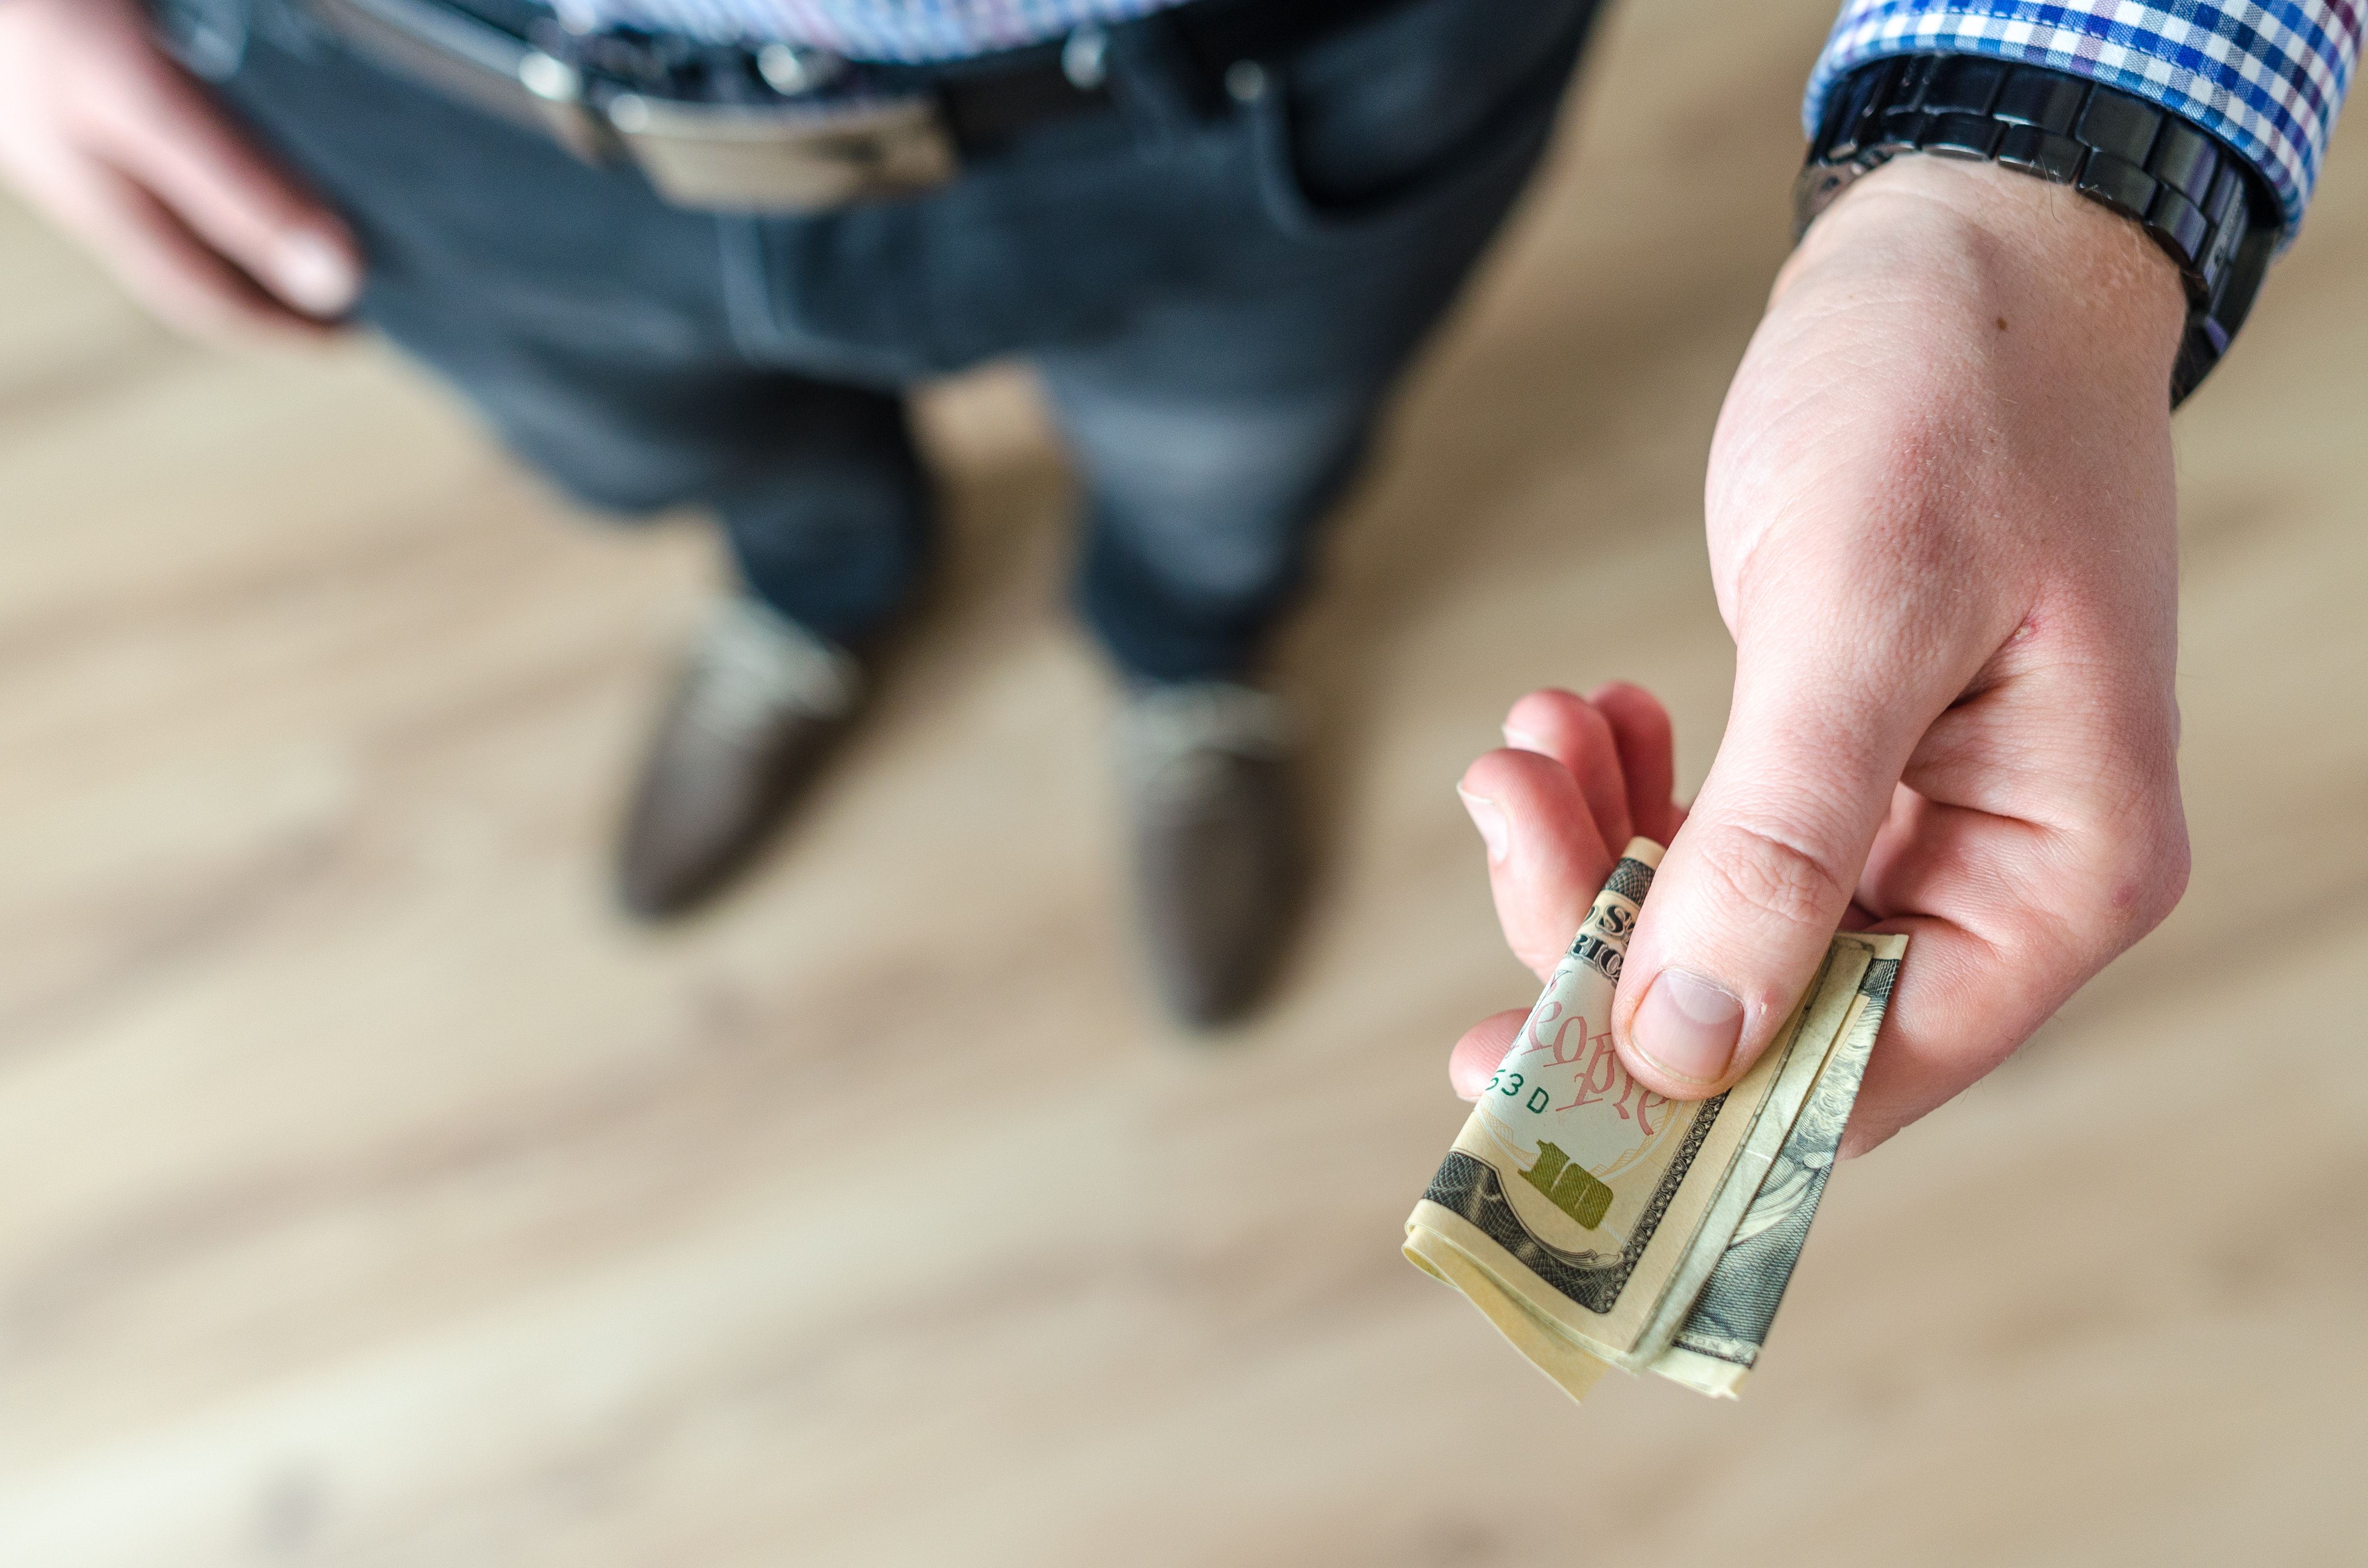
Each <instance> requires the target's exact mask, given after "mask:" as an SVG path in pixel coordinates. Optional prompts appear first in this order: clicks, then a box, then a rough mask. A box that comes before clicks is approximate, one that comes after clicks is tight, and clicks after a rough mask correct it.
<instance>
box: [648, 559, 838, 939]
mask: <svg viewBox="0 0 2368 1568" xmlns="http://www.w3.org/2000/svg"><path fill="white" fill-rule="evenodd" d="M861 687H862V672H861V670H860V667H859V666H858V665H857V664H856V662H855V660H854V657H853V656H852V655H851V654H849V653H847V652H846V651H845V650H844V649H842V648H839V647H837V645H835V644H833V643H831V642H825V641H824V640H823V639H822V638H819V637H817V636H815V635H814V633H812V632H810V631H806V630H805V629H804V628H803V627H801V626H799V625H797V624H796V623H795V622H793V621H791V620H789V619H785V618H783V617H782V616H780V615H779V614H777V613H776V612H774V611H773V610H771V609H768V608H766V607H765V606H763V605H761V604H758V603H757V602H756V601H755V600H753V599H748V598H737V599H734V600H732V601H731V602H729V603H727V604H725V605H723V607H722V608H720V610H719V611H718V613H717V615H716V617H715V619H714V620H713V621H712V623H710V625H709V626H708V628H707V631H706V632H705V633H704V634H703V635H702V636H701V637H700V640H699V642H698V643H697V644H696V645H695V646H694V647H693V648H692V650H691V652H690V656H689V659H688V660H686V661H685V663H684V665H683V670H682V676H681V679H680V681H679V682H678V683H677V686H676V687H675V690H674V695H673V697H672V698H671V699H669V700H668V701H667V703H666V708H665V710H664V711H663V712H662V713H661V714H660V716H659V719H658V724H657V731H656V733H655V736H654V738H653V740H652V742H651V745H650V751H649V756H648V758H647V760H646V761H644V762H643V766H642V778H641V785H640V788H639V790H637V791H636V793H635V797H634V801H633V805H632V811H631V812H630V813H629V814H628V815H627V817H626V819H625V830H624V835H623V837H622V839H621V841H620V844H619V853H618V860H617V889H618V894H619V896H620V898H621V899H622V900H623V902H624V905H625V907H626V908H627V909H628V910H630V911H632V913H633V914H635V915H641V916H643V917H644V918H647V919H656V918H658V917H660V916H663V915H674V914H677V913H679V912H681V911H683V910H685V909H688V908H689V907H690V906H691V905H692V904H694V903H698V902H699V901H700V899H702V898H705V897H706V896H707V895H708V894H709V893H712V892H714V891H716V890H717V889H718V888H720V887H722V886H723V883H724V882H725V881H729V880H730V878H731V877H732V875H733V874H734V872H736V871H738V870H739V869H741V868H742V867H744V866H745V865H746V864H747V862H748V861H749V860H751V859H752V858H754V856H755V851H756V849H757V846H759V845H760V844H761V843H762V842H763V840H764V837H765V835H766V833H767V831H768V829H770V828H771V827H772V826H773V824H775V823H777V822H778V821H780V818H781V816H782V815H783V814H784V812H786V811H787V810H788V808H789V805H790V803H791V801H792V800H793V799H794V798H795V797H796V795H797V793H798V791H799V789H800V787H801V786H803V784H805V783H806V781H807V780H808V779H810V778H812V777H813V776H814V770H815V767H816V766H817V765H818V764H819V763H820V762H821V761H822V759H823V758H824V756H826V755H827V754H828V752H829V750H830V747H831V744H832V743H833V742H835V741H837V739H838V737H839V736H840V735H841V734H842V733H844V732H845V730H846V728H847V721H848V717H849V716H850V715H851V714H852V713H853V712H854V710H855V705H856V701H857V699H858V698H859V697H860V693H861Z"/></svg>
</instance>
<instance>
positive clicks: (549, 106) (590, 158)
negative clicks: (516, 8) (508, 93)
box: [518, 49, 639, 166]
mask: <svg viewBox="0 0 2368 1568" xmlns="http://www.w3.org/2000/svg"><path fill="white" fill-rule="evenodd" d="M518 85H520V86H522V87H524V88H525V89H526V90H527V91H528V92H529V93H532V94H533V95H534V96H535V99H536V105H537V107H538V108H540V109H541V111H542V118H543V122H544V123H545V124H547V125H549V126H550V127H551V133H552V136H554V137H556V138H557V139H558V142H559V144H560V145H561V146H563V147H564V148H566V149H567V150H568V151H569V152H571V153H575V155H576V156H577V157H578V158H580V159H582V160H583V161H584V162H586V163H587V164H591V165H596V166H597V165H603V164H607V163H610V162H612V161H614V159H615V158H616V156H617V154H618V152H619V148H618V145H617V136H616V132H615V131H611V130H610V129H609V122H608V120H607V119H605V118H604V117H603V116H602V115H601V113H600V111H599V110H598V109H596V108H593V107H592V106H591V105H590V104H589V103H587V102H586V100H585V97H584V73H582V72H581V71H578V70H577V69H576V68H575V66H573V65H571V64H569V63H568V62H566V61H564V60H562V59H559V58H558V57H557V56H555V55H550V54H545V53H544V52H543V51H541V50H539V49H529V50H528V51H526V53H524V54H523V55H521V56H519V57H518ZM634 101H635V102H636V103H638V102H639V100H638V99H636V100H634Z"/></svg>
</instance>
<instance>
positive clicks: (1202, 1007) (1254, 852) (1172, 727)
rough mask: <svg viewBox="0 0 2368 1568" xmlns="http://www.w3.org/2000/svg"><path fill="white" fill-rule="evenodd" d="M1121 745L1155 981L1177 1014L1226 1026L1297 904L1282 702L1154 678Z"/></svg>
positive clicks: (1136, 703)
mask: <svg viewBox="0 0 2368 1568" xmlns="http://www.w3.org/2000/svg"><path fill="white" fill-rule="evenodd" d="M1119 748H1120V765H1121V776H1122V778H1123V780H1124V783H1125V785H1126V790H1127V794H1128V797H1129V800H1128V803H1129V806H1130V807H1131V811H1132V815H1133V851H1134V893H1135V905H1136V912H1137V915H1138V917H1139V918H1140V920H1141V922H1142V930H1143V937H1144V948H1145V950H1146V955H1147V957H1148V959H1149V962H1150V968H1151V971H1152V975H1153V978H1154V979H1155V981H1156V983H1157V985H1158V988H1159V992H1160V994H1161V997H1162V999H1163V1000H1164V1001H1166V1003H1167V1006H1168V1008H1169V1010H1170V1011H1171V1012H1173V1013H1174V1014H1175V1015H1176V1017H1178V1019H1179V1020H1180V1021H1182V1022H1184V1023H1187V1024H1190V1025H1193V1026H1195V1027H1198V1028H1212V1027H1214V1026H1216V1025H1219V1024H1224V1023H1228V1022H1231V1021H1232V1020H1234V1019H1235V1018H1237V1017H1240V1016H1241V1015H1242V1014H1243V1013H1244V1012H1245V1011H1247V1008H1248V1007H1249V1006H1250V1004H1251V1003H1253V1002H1255V1001H1256V1000H1258V994H1259V993H1260V992H1261V991H1262V990H1263V989H1264V988H1265V985H1266V983H1267V982H1268V981H1269V980H1270V979H1271V978H1272V977H1273V975H1274V971H1275V970H1276V968H1277V967H1278V965H1279V963H1280V961H1281V958H1282V955H1283V950H1284V943H1285V939H1286V938H1287V937H1288V936H1289V934H1290V929H1291V926H1292V921H1293V919H1294V917H1295V916H1296V915H1297V914H1298V903H1299V892H1300V881H1301V875H1300V873H1301V867H1300V857H1299V845H1298V840H1297V837H1296V835H1294V834H1293V832H1292V810H1291V798H1290V793H1289V789H1288V782H1289V780H1288V778H1287V774H1286V759H1287V757H1288V755H1289V737H1288V734H1287V731H1286V727H1285V724H1284V719H1283V712H1282V708H1281V703H1280V702H1278V701H1277V700H1276V699H1274V698H1272V697H1269V696H1268V695H1267V694H1266V693H1264V692H1262V691H1257V690H1253V689H1252V688H1251V687H1246V686H1237V685H1235V684H1233V683H1231V682H1222V681H1217V682H1207V683H1201V684H1195V685H1190V686H1167V687H1149V688H1146V689H1144V690H1143V691H1141V692H1138V693H1137V694H1135V695H1134V696H1133V698H1131V699H1129V701H1128V703H1127V707H1126V710H1125V712H1124V713H1123V714H1122V715H1121V719H1120V722H1119Z"/></svg>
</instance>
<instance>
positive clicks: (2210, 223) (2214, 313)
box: [1793, 54, 2281, 407]
mask: <svg viewBox="0 0 2368 1568" xmlns="http://www.w3.org/2000/svg"><path fill="white" fill-rule="evenodd" d="M1901 153H1939V154H1941V156H1943V157H1952V158H1972V159H1976V160H1982V159H1992V160H1996V161H1997V162H1998V163H2000V164H2003V165H2006V166H2007V167H2008V168H2010V169H2020V170H2021V171H2023V172H2024V173H2026V174H2032V175H2037V176H2040V177H2041V178H2043V179H2050V180H2054V181H2055V183H2056V184H2058V185H2068V186H2070V187H2073V188H2074V189H2075V190H2078V192H2079V193H2080V194H2081V195H2083V196H2085V197H2088V198H2089V199H2091V200H2094V201H2098V202H2101V203H2102V204H2104V205H2105V206H2107V207H2110V208H2112V210H2114V211H2116V212H2118V213H2120V214H2121V215H2122V216H2123V217H2124V218H2129V219H2133V220H2135V222H2137V223H2138V224H2139V225H2140V226H2141V227H2143V228H2144V229H2145V230H2146V233H2148V234H2150V235H2152V236H2153V237H2154V242H2155V244H2158V245H2160V246H2161V247H2162V248H2163V249H2164V250H2165V251H2167V252H2169V255H2170V258H2171V260H2173V261H2175V262H2177V263H2178V264H2179V271H2180V276H2181V277H2182V278H2185V279H2186V282H2187V335H2186V336H2185V338H2184V339H2183V340H2182V341H2181V342H2180V348H2179V362H2178V363H2177V364H2176V365H2175V366H2174V367H2172V369H2171V375H2170V401H2171V405H2172V406H2173V407H2177V406H2178V405H2179V403H2180V400H2181V399H2183V398H2185V397H2186V396H2187V394H2188V393H2189V392H2193V391H2194V390H2195V388H2196V385H2197V383H2198V382H2200V381H2203V378H2204V377H2205V376H2206V375H2207V374H2209V373H2210V371H2211V369H2212V367H2213V366H2214V365H2216V364H2218V363H2219V362H2220V356H2221V355H2222V354H2223V353H2225V352H2226V350H2227V347H2228V340H2229V339H2230V338H2232V337H2234V336H2236V335H2237V328H2238V327H2239V326H2242V325H2243V324H2244V323H2245V312H2247V311H2248V310H2250V309H2251V308H2252V305H2253V296H2254V295H2255V294H2257V293H2259V292H2260V287H2261V275H2262V274H2263V273H2264V272H2265V271H2267V270H2268V268H2269V263H2270V253H2271V251H2272V250H2274V249H2275V248H2276V247H2277V243H2278V235H2279V233H2280V225H2281V220H2280V215H2279V210H2278V203H2277V199H2276V198H2275V197H2274V196H2272V195H2271V193H2270V191H2269V190H2268V189H2267V187H2266V186H2265V185H2264V183H2263V182H2262V180H2261V177H2260V174H2259V173H2258V172H2256V171H2255V170H2254V168H2253V166H2252V165H2251V164H2249V163H2248V162H2247V161H2246V160H2245V159H2244V158H2242V157H2240V156H2238V155H2237V153H2236V152H2234V151H2233V150H2231V149H2230V148H2229V147H2228V146H2227V145H2226V144H2225V143H2223V142H2219V141H2218V140H2216V139H2214V137H2213V136H2212V135H2210V134H2209V133H2208V132H2206V131H2203V129H2202V128H2201V127H2199V126H2197V125H2195V124H2194V123H2193V122H2192V121H2190V120H2187V119H2182V118H2180V116H2178V115H2176V114H2172V113H2170V112H2169V110H2167V109H2164V108H2158V107H2157V106H2156V105H2154V104H2151V103H2148V102H2146V100H2145V99H2144V98H2140V97H2133V96H2132V95H2130V94H2128V93H2124V92H2121V91H2118V90H2116V89H2115V88H2112V87H2108V86H2104V85H2100V84H2098V83H2094V82H2091V81H2089V79H2088V78H2086V77H2083V76H2076V75H2074V74H2071V73H2070V72H2068V71H2055V70H2050V69H2048V68H2047V67H2045V66H2041V65H2019V64H2012V63H2009V62H2006V61H2002V60H1991V59H1988V58H1987V57H1984V56H1981V55H1975V54H1910V55H1900V56H1895V57H1893V58H1891V59H1888V60H1879V61H1876V62H1873V63H1872V64H1869V65H1864V66H1861V67H1860V68H1859V69H1858V70H1856V71H1854V72H1852V73H1850V76H1849V77H1848V78H1846V79H1845V80H1844V81H1843V83H1842V84H1841V85H1839V87H1837V88H1836V89H1835V90H1834V92H1833V94H1832V95H1831V97H1829V98H1828V99H1827V109H1826V118H1825V122H1824V123H1823V124H1822V125H1820V126H1819V127H1818V129H1817V139H1816V142H1812V143H1811V144H1810V147H1809V161H1808V165H1807V166H1806V167H1805V168H1804V169H1803V170H1802V171H1801V179H1800V183H1799V185H1798V186H1796V187H1794V190H1793V209H1794V211H1795V213H1796V215H1797V216H1798V218H1799V221H1800V230H1801V232H1802V233H1807V232H1808V228H1809V224H1810V222H1811V221H1812V220H1814V219H1815V218H1816V216H1817V214H1818V213H1820V212H1822V211H1824V210H1826V208H1827V205H1828V204H1829V203H1831V202H1832V200H1833V199H1834V198H1835V197H1837V196H1839V195H1840V194H1841V191H1842V187H1845V186H1847V185H1849V184H1850V182H1851V181H1852V180H1854V179H1856V178H1858V177H1859V176H1861V175H1862V174H1866V173H1868V172H1870V171H1871V170H1873V169H1878V168H1880V167H1882V166H1883V165H1884V164H1886V163H1889V162H1890V161H1891V160H1892V159H1893V158H1896V157H1897V156H1899V155H1900V154H1901Z"/></svg>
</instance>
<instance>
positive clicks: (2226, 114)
mask: <svg viewBox="0 0 2368 1568" xmlns="http://www.w3.org/2000/svg"><path fill="white" fill-rule="evenodd" d="M2361 21H2362V0H2260V3H2254V4H2246V3H2242V0H2220V3H2215V0H2075V3H2073V4H2067V5H2041V4H2037V3H2035V0H1987V4H1985V3H1982V0H1846V4H1844V5H1843V6H1842V13H1841V16H1840V17H1839V18H1837V19H1836V20H1835V22H1834V31H1833V36H1832V37H1831V38H1829V39H1828V40H1827V41H1826V52H1825V53H1824V55H1823V56H1821V57H1820V58H1819V59H1818V61H1817V68H1816V71H1815V72H1814V73H1813V74H1811V76H1810V78H1809V91H1808V97H1807V98H1806V99H1805V100H1804V102H1803V104H1802V106H1801V116H1802V121H1803V123H1804V125H1805V126H1806V127H1807V128H1808V133H1809V134H1810V135H1811V136H1813V137H1814V136H1815V135H1816V127H1817V122H1818V120H1819V119H1820V118H1821V117H1822V116H1823V114H1824V111H1825V105H1826V95H1827V93H1829V92H1830V91H1832V89H1833V88H1834V86H1835V85H1837V84H1838V83H1839V82H1840V80H1841V79H1842V78H1843V77H1844V76H1846V75H1847V74H1850V72H1851V71H1853V70H1855V69H1856V68H1857V67H1859V66H1861V65H1863V64H1865V63H1866V62H1868V61H1870V60H1881V59H1883V58H1884V57H1885V56H1887V55H1894V54H1929V53H1939V52H1946V53H1957V54H1987V55H1990V56H1992V57H1994V58H1996V59H1999V60H2012V61H2017V62H2021V63H2024V64H2030V65H2047V66H2053V67H2055V69H2057V70H2059V71H2069V72H2073V73H2075V74H2078V75H2081V76H2087V77H2090V78H2093V79H2094V80H2096V81H2100V82H2105V83H2109V84H2111V85H2113V86H2116V87H2119V88H2122V89H2123V91H2125V92H2130V93H2135V94H2136V95H2137V96H2138V97H2143V98H2147V99H2150V100H2152V101H2153V102H2155V103H2157V104H2159V105H2161V106H2162V107H2163V108H2167V109H2169V110H2170V111H2171V112H2172V113H2174V114H2179V115H2183V116H2185V117H2186V118H2187V119H2191V120H2193V121H2194V122H2195V123H2196V124H2198V125H2200V126H2202V127H2203V129H2204V130H2206V131H2210V132H2212V133H2213V134H2214V136H2217V137H2219V138H2220V139H2221V140H2222V141H2224V142H2227V143H2228V145H2230V146H2231V147H2234V148H2235V149H2236V150H2237V152H2238V153H2242V154H2243V155H2244V156H2245V157H2246V158H2248V159H2249V160H2250V161H2251V163H2252V165H2253V166H2254V167H2255V168H2257V169H2259V170H2260V173H2261V176H2262V178H2264V179H2266V180H2268V181H2269V182H2270V185H2271V187H2272V188H2274V189H2275V190H2276V191H2277V193H2278V199H2279V201H2280V202H2281V203H2283V206H2284V209H2285V221H2286V233H2287V235H2288V237H2289V238H2291V237H2292V235H2293V233H2294V229H2295V228H2296V227H2297V226H2298V225H2299V224H2300V223H2301V222H2302V214H2303V209H2304V208H2305V207H2307V206H2308V205H2309V204H2310V193H2311V188H2312V187H2314V186H2315V185H2317V183H2318V166H2319V161H2320V160H2321V159H2322V158H2323V157H2325V156H2326V153H2327V139H2328V136H2329V135H2330V134H2331V133H2332V132H2333V131H2334V130H2335V116H2336V111H2337V110H2339V109H2340V108H2342V107H2343V94H2344V90H2345V89H2346V88H2347V87H2349V86H2350V85H2351V70H2352V67H2353V66H2354V65H2355V64H2357V63H2358V62H2359V59H2360V32H2361Z"/></svg>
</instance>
